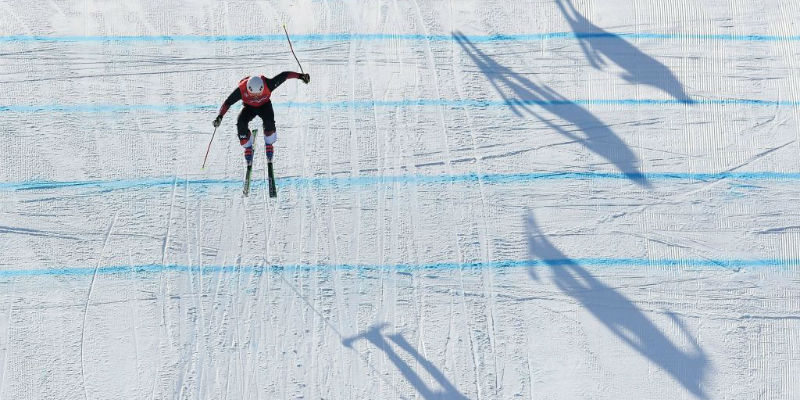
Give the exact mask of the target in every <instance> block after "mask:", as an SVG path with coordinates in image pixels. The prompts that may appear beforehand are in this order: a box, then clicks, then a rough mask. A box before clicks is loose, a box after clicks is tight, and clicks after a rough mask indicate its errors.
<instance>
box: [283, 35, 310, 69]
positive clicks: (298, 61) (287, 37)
mask: <svg viewBox="0 0 800 400" xmlns="http://www.w3.org/2000/svg"><path fill="white" fill-rule="evenodd" d="M283 32H284V33H286V40H287V41H288V42H289V50H291V51H292V55H293V56H294V60H295V61H297V65H298V66H299V67H300V72H301V73H304V74H305V71H303V66H302V65H300V60H298V59H297V54H294V47H292V40H291V39H289V31H287V30H286V24H283Z"/></svg>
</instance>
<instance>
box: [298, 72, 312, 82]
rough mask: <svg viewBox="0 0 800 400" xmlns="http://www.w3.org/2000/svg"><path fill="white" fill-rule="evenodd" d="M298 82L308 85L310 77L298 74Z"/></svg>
mask: <svg viewBox="0 0 800 400" xmlns="http://www.w3.org/2000/svg"><path fill="white" fill-rule="evenodd" d="M300 80H301V81H303V83H305V84H308V82H311V75H309V74H300Z"/></svg>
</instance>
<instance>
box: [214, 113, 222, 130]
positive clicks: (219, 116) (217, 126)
mask: <svg viewBox="0 0 800 400" xmlns="http://www.w3.org/2000/svg"><path fill="white" fill-rule="evenodd" d="M221 123H222V115H217V118H215V119H214V122H212V124H213V125H214V128H219V124H221Z"/></svg>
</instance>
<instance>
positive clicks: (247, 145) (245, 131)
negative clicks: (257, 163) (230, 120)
mask: <svg viewBox="0 0 800 400" xmlns="http://www.w3.org/2000/svg"><path fill="white" fill-rule="evenodd" d="M257 114H258V111H257V109H255V108H254V107H250V106H247V105H245V106H244V107H242V111H241V112H240V113H239V118H238V119H237V120H236V133H237V135H238V136H239V144H241V145H242V147H244V160H245V161H246V162H247V165H253V138H252V137H251V135H250V128H249V127H248V124H249V123H250V121H252V120H253V118H255V117H256V115H257Z"/></svg>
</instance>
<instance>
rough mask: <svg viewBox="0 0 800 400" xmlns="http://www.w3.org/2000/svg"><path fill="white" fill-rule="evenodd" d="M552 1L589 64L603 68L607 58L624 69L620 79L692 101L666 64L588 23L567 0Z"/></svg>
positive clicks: (689, 102) (599, 68) (679, 98)
mask: <svg viewBox="0 0 800 400" xmlns="http://www.w3.org/2000/svg"><path fill="white" fill-rule="evenodd" d="M555 2H556V4H558V8H559V9H561V13H563V14H564V18H566V19H567V22H568V23H569V25H570V27H571V28H572V31H573V32H574V33H575V34H576V35H577V39H578V40H579V41H580V45H581V49H582V50H583V53H584V54H585V55H586V58H587V59H588V60H589V63H590V64H591V65H592V67H594V68H595V69H598V70H602V69H603V67H604V66H605V65H606V59H608V60H610V61H612V62H613V63H615V64H617V65H618V66H619V67H620V68H622V69H624V70H625V74H624V75H622V78H623V79H625V80H626V81H628V82H630V83H632V84H644V85H649V86H653V87H655V88H658V89H661V90H663V91H664V92H666V93H667V94H669V95H670V96H672V97H674V98H675V99H676V100H680V101H682V102H685V103H687V104H691V103H692V102H693V101H692V100H691V98H690V97H689V96H688V95H687V94H686V91H685V89H684V87H683V84H681V82H680V81H679V80H678V78H676V77H675V74H673V73H672V71H670V70H669V68H667V66H665V65H664V64H662V63H660V62H658V61H657V60H655V59H654V58H652V57H650V56H648V55H647V54H645V53H643V52H642V51H641V50H639V49H637V48H636V47H635V46H633V45H631V44H630V43H628V41H627V40H625V39H623V38H622V37H620V36H619V35H615V34H613V33H610V32H608V31H605V30H603V29H602V28H600V27H598V26H597V25H595V24H593V23H591V22H589V20H587V19H586V18H584V16H583V15H581V13H579V12H578V10H576V9H575V6H573V5H572V3H571V2H570V0H555ZM564 3H566V4H567V6H565V5H564ZM567 8H569V9H567Z"/></svg>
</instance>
